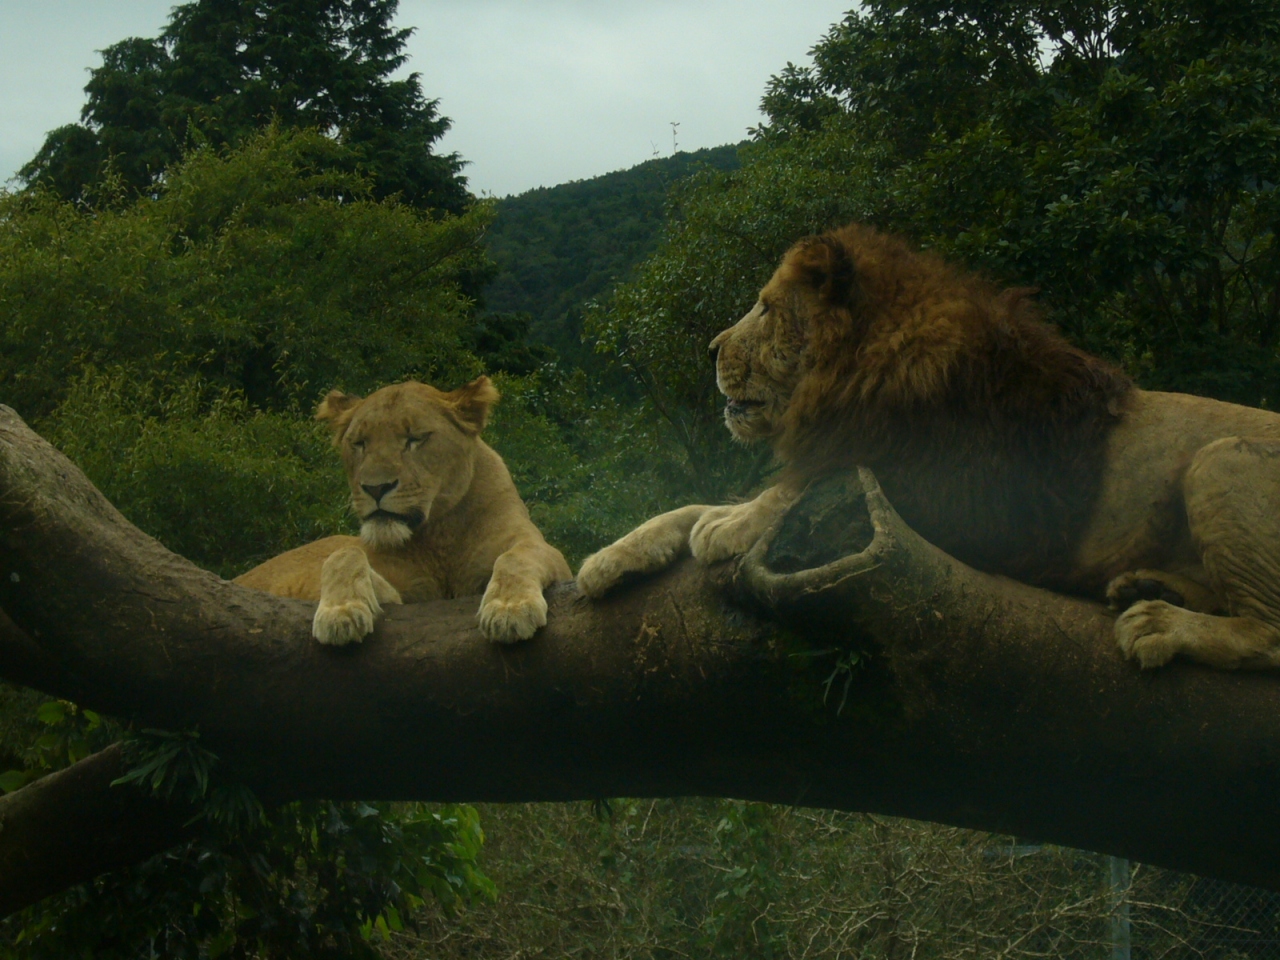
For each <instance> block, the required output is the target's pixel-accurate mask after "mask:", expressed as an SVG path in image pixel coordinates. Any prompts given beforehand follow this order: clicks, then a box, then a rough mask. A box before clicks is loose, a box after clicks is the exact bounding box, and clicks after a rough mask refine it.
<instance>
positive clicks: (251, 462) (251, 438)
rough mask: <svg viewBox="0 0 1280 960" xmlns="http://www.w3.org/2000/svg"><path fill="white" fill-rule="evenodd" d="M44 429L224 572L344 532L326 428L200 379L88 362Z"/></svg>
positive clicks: (157, 533)
mask: <svg viewBox="0 0 1280 960" xmlns="http://www.w3.org/2000/svg"><path fill="white" fill-rule="evenodd" d="M42 429H43V431H44V433H45V436H46V437H47V438H48V439H49V441H50V442H51V443H53V444H55V445H56V446H57V447H58V448H59V449H61V450H62V451H63V452H64V453H66V454H67V456H69V457H70V458H71V459H72V460H74V461H75V462H76V464H77V465H78V466H79V467H80V468H81V469H82V470H84V471H85V474H86V475H87V476H88V477H89V479H90V480H92V481H93V483H94V485H95V486H97V487H98V489H99V490H101V491H102V492H103V493H104V494H105V495H106V496H107V498H108V499H110V500H111V502H112V503H114V504H115V505H116V507H117V508H119V509H120V511H121V512H123V513H124V515H125V516H127V517H128V518H129V519H130V520H131V521H132V522H133V523H134V524H136V525H137V526H139V527H141V528H142V529H143V530H145V531H146V532H147V533H149V534H151V535H152V536H153V537H156V538H157V539H159V540H160V541H161V542H162V543H164V544H165V545H166V546H168V547H169V548H170V549H171V550H174V551H176V552H177V553H180V554H182V555H183V556H185V557H187V558H188V559H190V560H192V561H193V562H195V563H197V564H200V565H201V566H204V567H206V568H208V569H211V570H214V571H216V572H218V573H220V574H222V575H223V576H234V575H236V574H239V573H243V572H244V571H245V570H246V569H248V568H249V567H250V566H253V565H254V564H256V563H260V562H261V561H263V560H265V559H267V558H268V557H272V556H275V555H276V554H278V553H282V552H283V551H285V550H288V549H291V548H292V547H295V546H298V545H299V544H302V543H306V542H308V541H311V540H316V539H319V538H320V537H324V536H329V535H331V534H335V533H346V532H349V531H348V527H349V525H350V524H349V521H348V519H347V507H346V505H347V496H348V494H347V489H346V483H345V482H344V480H343V476H342V470H341V466H340V465H339V463H338V461H337V457H336V456H335V455H334V452H333V450H332V448H331V446H330V444H329V442H328V436H327V434H326V431H324V430H323V429H322V428H320V427H319V425H317V424H315V423H312V422H311V421H310V420H307V419H303V418H300V417H298V416H296V415H290V414H286V413H275V412H264V411H261V410H254V409H252V408H251V407H250V406H249V405H248V404H247V403H246V402H245V400H244V399H243V397H241V396H238V395H237V394H234V393H230V392H227V391H225V390H218V389H215V388H210V387H205V386H202V385H201V384H200V383H199V382H198V381H197V380H194V379H188V380H183V381H178V382H177V383H174V384H172V385H165V384H162V383H154V382H141V381H138V380H132V379H129V378H127V377H125V376H124V375H123V374H121V373H119V372H118V371H117V372H114V373H112V374H103V373H97V372H94V371H88V372H86V373H85V374H84V376H82V377H81V378H80V379H79V380H76V381H75V382H73V383H72V384H71V387H70V390H69V391H68V392H67V395H66V399H64V400H63V402H62V404H61V405H60V406H59V407H58V408H57V410H56V411H55V412H54V414H53V415H52V416H51V417H50V418H49V419H48V420H46V421H45V423H44V424H43V425H42Z"/></svg>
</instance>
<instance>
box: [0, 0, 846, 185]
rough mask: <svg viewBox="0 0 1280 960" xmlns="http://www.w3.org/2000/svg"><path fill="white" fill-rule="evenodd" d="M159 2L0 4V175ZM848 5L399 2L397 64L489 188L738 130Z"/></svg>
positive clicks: (547, 180) (72, 110) (573, 175)
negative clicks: (402, 36)
mask: <svg viewBox="0 0 1280 960" xmlns="http://www.w3.org/2000/svg"><path fill="white" fill-rule="evenodd" d="M172 6H173V0H38V2H36V0H0V180H3V179H5V178H8V177H10V176H12V174H13V173H14V172H15V171H16V170H17V169H18V167H20V166H22V164H24V163H25V162H26V161H27V160H29V159H30V158H31V157H32V156H33V155H34V154H35V152H36V150H37V149H39V147H40V144H41V143H42V142H43V141H44V135H45V133H46V132H48V131H49V130H51V129H53V128H54V127H58V126H61V125H62V124H64V123H73V122H75V121H76V120H78V119H79V116H80V107H81V106H82V105H83V103H84V85H85V83H86V82H87V81H88V79H89V76H88V69H89V68H90V67H94V66H97V65H98V64H99V63H100V62H101V58H100V57H99V56H98V55H97V53H96V52H95V51H97V50H101V49H102V48H103V47H105V46H108V45H110V44H112V43H114V42H116V41H117V40H122V39H124V38H125V37H129V36H155V35H156V34H157V33H159V31H160V28H161V27H162V26H163V25H164V24H165V22H166V20H167V17H168V13H169V10H170V8H171V7H172ZM851 6H853V3H852V2H851V0H401V4H400V13H399V17H398V22H399V24H400V25H401V26H408V27H416V28H417V32H416V33H415V34H414V36H413V38H412V39H411V40H410V41H409V46H408V52H409V54H410V60H409V64H408V69H411V70H416V71H417V72H419V73H420V74H421V75H422V87H423V91H424V92H425V93H426V94H427V95H428V96H430V97H438V98H439V99H440V109H441V111H442V112H443V113H444V115H445V116H447V117H449V118H451V119H452V120H453V129H452V130H451V131H450V132H449V133H448V134H447V135H446V137H445V138H444V140H443V141H442V142H441V148H442V149H443V150H446V151H457V152H458V153H460V154H461V155H462V157H463V158H464V159H465V160H467V161H469V166H468V167H467V168H466V173H467V176H468V177H469V178H470V184H471V189H472V190H473V191H475V192H477V193H491V194H494V195H496V196H505V195H507V194H510V193H519V192H521V191H524V190H528V189H531V188H533V187H537V186H553V185H554V184H557V183H563V182H565V181H566V180H579V179H583V178H586V177H592V176H596V175H597V174H601V173H607V172H609V171H611V170H619V169H623V168H625V167H630V166H632V165H634V164H637V163H639V162H641V161H642V160H647V159H649V158H650V157H651V156H653V154H654V152H655V150H656V151H657V152H658V153H660V154H662V155H664V156H665V155H669V154H670V153H671V146H672V144H671V126H670V122H671V121H673V120H674V121H678V122H679V124H680V126H679V127H678V128H677V137H678V141H679V146H680V149H682V150H685V149H688V150H693V149H697V148H698V147H711V146H716V145H718V144H722V143H733V142H736V141H738V140H741V139H742V138H743V137H744V136H745V134H746V130H747V128H748V127H750V126H752V125H754V124H756V123H758V122H759V119H760V115H759V112H758V104H759V102H760V96H761V94H762V93H763V92H764V85H765V82H766V81H767V80H768V78H769V77H770V76H771V75H772V74H774V73H776V72H777V71H778V70H780V69H781V68H782V66H783V65H784V64H785V63H786V62H787V61H789V60H790V61H793V62H797V63H799V62H808V56H807V54H808V51H809V48H810V47H812V46H813V44H814V43H815V42H816V41H817V40H818V39H819V38H820V37H821V36H822V35H823V34H824V33H825V32H826V31H827V28H828V27H829V26H830V25H831V24H832V23H834V22H836V21H837V20H839V19H840V17H841V16H842V14H843V12H844V11H845V10H846V9H848V8H849V7H851Z"/></svg>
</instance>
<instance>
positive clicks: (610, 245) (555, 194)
mask: <svg viewBox="0 0 1280 960" xmlns="http://www.w3.org/2000/svg"><path fill="white" fill-rule="evenodd" d="M704 165H705V166H711V167H714V168H716V169H718V170H731V169H734V168H736V167H737V166H738V153H737V147H736V146H734V145H726V146H723V147H710V148H707V149H703V150H696V151H694V152H692V153H686V152H683V151H682V152H680V153H677V154H675V156H671V157H664V158H661V159H657V160H648V161H645V162H644V163H641V164H639V165H637V166H635V167H632V168H631V169H629V170H620V171H617V172H616V173H606V174H604V175H603V176H599V177H592V178H591V179H590V180H575V181H573V182H571V183H563V184H560V185H559V186H555V187H539V188H538V189H536V190H530V191H529V192H528V193H522V194H520V195H518V196H514V197H507V198H506V199H503V200H501V201H499V203H498V216H497V219H496V220H495V221H494V223H493V224H492V226H491V227H490V228H489V232H488V245H489V252H490V254H491V255H492V257H493V259H494V260H495V261H496V262H497V264H498V266H499V273H498V275H497V277H496V278H495V279H494V281H493V283H492V284H490V286H489V288H488V289H487V290H486V291H485V306H486V308H487V310H488V311H489V312H490V313H495V314H501V313H527V314H528V315H529V317H530V327H529V336H530V339H532V340H534V341H537V342H540V343H545V344H548V345H550V346H552V347H554V348H555V349H556V350H557V351H558V352H559V353H560V354H561V355H562V356H572V355H574V354H576V353H578V352H579V350H580V349H581V347H580V345H579V336H580V334H581V328H582V320H581V306H582V304H583V303H585V302H586V301H587V300H589V299H590V298H591V297H594V296H596V295H598V294H600V293H602V292H603V291H604V290H605V289H606V288H607V287H608V286H609V285H610V284H611V283H613V282H614V281H617V280H620V279H624V278H625V277H626V276H627V274H628V272H629V271H630V270H631V268H632V267H633V266H635V264H637V263H639V262H640V261H641V260H643V259H644V258H645V257H647V256H648V255H649V254H650V253H652V252H653V250H654V247H655V246H656V245H657V241H658V234H659V231H660V230H661V228H662V222H663V207H664V204H665V202H666V197H667V191H668V189H669V188H670V187H671V185H672V184H673V183H675V182H676V181H677V180H679V179H681V178H682V177H685V176H688V175H689V174H690V173H692V172H693V171H694V170H696V169H697V168H698V167H700V166H704Z"/></svg>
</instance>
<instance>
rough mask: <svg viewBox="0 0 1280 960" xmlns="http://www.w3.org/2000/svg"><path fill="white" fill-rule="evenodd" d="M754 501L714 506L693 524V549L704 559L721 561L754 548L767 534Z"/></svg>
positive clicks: (704, 560)
mask: <svg viewBox="0 0 1280 960" xmlns="http://www.w3.org/2000/svg"><path fill="white" fill-rule="evenodd" d="M754 506H755V504H754V503H744V504H739V505H737V506H732V507H712V508H711V509H710V510H708V511H707V512H706V513H704V514H703V515H702V518H701V519H700V520H698V522H697V523H695V524H694V525H693V530H692V531H690V533H689V550H690V551H691V552H692V553H693V555H694V556H695V557H696V558H697V559H699V560H701V561H702V562H703V563H718V562H719V561H721V560H728V559H729V558H730V557H738V556H741V555H742V554H744V553H746V552H747V551H748V550H750V549H751V548H752V547H753V546H755V543H756V541H757V540H759V539H760V537H761V536H762V535H763V534H764V531H765V527H766V524H764V523H762V522H761V518H760V516H759V512H758V511H756V510H755V509H753V507H754Z"/></svg>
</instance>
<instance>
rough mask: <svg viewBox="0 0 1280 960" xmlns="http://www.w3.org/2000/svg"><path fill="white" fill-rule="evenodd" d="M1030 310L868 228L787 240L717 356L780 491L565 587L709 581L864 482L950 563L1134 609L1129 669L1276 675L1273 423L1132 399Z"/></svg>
mask: <svg viewBox="0 0 1280 960" xmlns="http://www.w3.org/2000/svg"><path fill="white" fill-rule="evenodd" d="M1029 292H1030V291H1026V290H1003V291H1002V290H1000V289H999V288H997V287H995V286H994V285H992V284H990V283H988V282H986V281H984V280H982V279H981V278H979V277H976V276H974V275H972V274H968V273H965V272H963V271H960V270H958V269H956V268H954V267H952V266H950V265H949V264H947V263H945V262H944V261H942V260H941V259H940V258H938V257H935V256H932V255H929V254H920V253H916V252H913V251H912V250H910V248H908V247H907V246H906V245H905V244H904V243H902V242H901V241H899V240H897V239H895V238H892V237H886V236H884V235H882V234H878V233H876V232H875V231H872V230H869V229H867V228H863V227H858V226H852V227H847V228H844V229H842V230H839V231H835V232H833V233H831V234H826V235H824V236H822V237H818V238H810V239H809V240H806V241H801V242H800V243H799V244H797V245H796V246H795V247H793V248H792V250H791V251H789V252H788V254H787V255H786V257H784V258H783V262H782V264H781V266H780V267H779V268H778V270H777V272H776V273H775V274H774V276H773V279H771V280H770V281H769V283H768V284H767V285H766V286H765V287H764V289H763V290H762V291H761V295H760V301H759V302H758V303H757V304H756V306H755V307H754V308H753V309H752V310H751V312H749V313H748V314H747V315H746V316H745V317H743V318H742V320H741V321H739V322H738V323H737V324H736V325H735V326H733V327H731V328H730V329H728V330H726V331H725V332H724V333H722V334H721V335H720V336H719V337H717V338H716V340H715V341H714V342H713V344H712V347H713V350H716V351H717V353H718V356H717V382H718V384H719V386H720V389H721V391H722V392H723V393H724V394H725V395H726V396H727V397H728V398H729V402H728V404H727V406H726V411H725V419H726V423H727V425H728V427H729V429H730V430H731V431H732V432H733V433H734V434H735V436H737V437H738V438H739V439H742V440H758V439H763V440H767V441H769V442H770V443H772V444H773V446H774V449H775V450H776V451H777V453H778V455H779V457H780V459H781V460H782V461H783V463H784V465H785V469H784V472H783V475H782V480H781V482H780V483H779V485H778V486H777V487H775V488H773V489H771V490H769V491H766V493H765V494H763V495H762V496H761V497H760V498H757V500H755V501H752V502H751V503H748V504H743V505H740V506H736V507H706V508H696V509H695V508H685V510H684V511H683V512H679V511H677V512H676V513H673V514H671V515H670V516H671V520H670V521H669V522H667V523H660V522H658V520H659V519H660V518H655V520H654V521H650V522H649V524H646V525H645V527H642V528H640V530H637V531H635V533H634V534H631V535H628V537H630V538H632V539H630V540H628V538H623V540H621V541H619V542H618V543H617V544H615V545H614V546H612V547H609V548H606V550H604V551H602V552H601V553H600V554H597V555H596V556H595V557H592V558H589V560H588V562H587V563H586V564H584V566H583V571H582V574H580V576H579V582H580V583H582V582H583V580H584V578H585V581H586V586H585V587H584V589H585V590H587V592H588V593H599V592H602V591H603V590H605V589H608V588H609V586H611V585H612V583H615V582H617V580H618V578H619V577H620V576H621V575H622V574H623V573H625V572H626V570H628V569H653V568H654V567H655V566H656V564H655V563H653V562H652V561H646V560H644V559H642V558H643V557H644V556H645V555H647V554H654V555H656V554H657V553H664V554H671V553H672V552H673V549H674V548H673V544H675V543H676V542H677V541H678V540H679V539H680V538H681V536H682V534H687V536H688V542H689V545H690V547H691V548H692V551H693V553H694V555H695V556H698V557H700V558H702V559H705V560H707V561H709V562H710V561H714V560H719V559H724V558H726V557H729V556H733V555H735V554H738V553H741V552H743V551H744V550H745V549H747V548H748V547H749V546H750V545H751V544H752V543H754V542H755V540H756V539H758V538H759V536H760V535H762V533H763V532H764V531H765V529H767V527H768V525H769V523H770V522H771V521H772V519H773V518H774V517H775V516H776V514H777V512H778V510H779V509H781V508H783V507H785V506H786V505H787V504H789V503H790V502H791V501H792V500H793V499H794V497H795V496H796V495H797V493H798V492H799V490H801V489H802V488H803V486H804V485H805V483H807V482H808V481H809V480H811V479H813V478H814V477H816V476H818V475H821V474H823V473H825V472H829V471H831V470H848V469H852V468H853V467H854V466H855V465H859V464H860V465H863V466H867V467H870V468H871V469H872V470H873V471H874V472H875V473H876V475H877V477H878V479H879V481H880V484H881V486H882V488H883V489H884V491H885V494H886V495H887V496H888V498H889V500H890V502H891V503H893V504H894V506H895V508H896V509H897V510H898V512H899V513H900V514H901V515H902V517H903V519H904V520H906V521H907V523H908V524H910V525H911V526H912V527H913V528H915V529H916V530H917V531H918V532H920V533H921V534H922V535H923V536H925V537H926V538H927V539H929V540H930V541H932V542H933V543H935V544H937V545H938V546H940V547H941V548H943V549H944V550H946V551H947V552H949V553H951V554H952V555H954V556H956V557H957V558H959V559H961V560H964V561H965V562H967V563H970V564H972V565H973V566H976V567H978V568H979V569H983V570H986V571H989V572H992V573H998V574H1004V575H1007V576H1011V577H1015V578H1017V579H1020V580H1024V581H1026V582H1030V583H1036V584H1040V585H1043V586H1047V587H1050V588H1053V589H1058V590H1064V591H1069V592H1073V593H1079V594H1083V595H1088V596H1096V597H1098V598H1099V599H1101V598H1102V597H1103V596H1104V595H1106V596H1107V597H1108V598H1109V599H1111V600H1112V602H1113V603H1116V604H1117V605H1123V604H1128V603H1132V606H1131V607H1130V608H1129V610H1128V611H1127V612H1126V613H1125V614H1124V615H1123V616H1121V618H1120V619H1119V621H1118V622H1117V628H1116V632H1117V638H1118V640H1119V641H1120V644H1121V647H1122V649H1123V650H1124V651H1125V653H1126V654H1127V655H1130V656H1134V657H1135V658H1137V659H1139V660H1140V661H1141V662H1142V663H1143V664H1144V665H1147V666H1152V665H1158V664H1159V663H1163V662H1165V661H1167V660H1168V659H1169V658H1170V657H1172V656H1173V655H1175V654H1176V653H1185V654H1187V655H1189V656H1192V657H1194V658H1196V659H1199V660H1202V661H1204V662H1207V663H1211V664H1213V665H1216V666H1221V667H1235V666H1273V665H1280V416H1277V415H1276V414H1273V413H1270V412H1267V411H1263V410H1255V409H1251V408H1247V407H1240V406H1235V405H1232V404H1226V403H1219V402H1217V401H1213V400H1208V399H1205V398H1201V397H1191V396H1185V395H1181V394H1166V393H1150V392H1145V391H1141V390H1138V389H1137V388H1135V387H1133V386H1132V385H1131V384H1130V382H1129V380H1128V379H1127V378H1126V377H1125V376H1124V374H1123V373H1121V372H1120V371H1119V370H1117V369H1116V368H1114V367H1112V366H1110V365H1109V364H1107V363H1105V362H1104V361H1101V360H1099V359H1097V358H1094V357H1091V356H1089V355H1087V354H1085V353H1083V352H1082V351H1080V350H1078V349H1076V348H1074V347H1072V346H1071V345H1070V344H1068V343H1067V342H1066V341H1065V340H1063V339H1062V338H1061V336H1059V335H1058V334H1057V333H1056V332H1055V331H1054V330H1053V329H1052V328H1050V327H1049V326H1048V325H1046V324H1044V323H1043V322H1042V321H1041V319H1040V317H1039V314H1038V311H1037V309H1036V307H1035V305H1034V304H1033V303H1032V301H1031V299H1030V297H1029V296H1028V294H1029ZM677 514H678V516H677ZM641 531H645V532H644V534H643V536H636V535H637V534H641ZM1273 584H1274V586H1273ZM1134 601H1137V602H1134ZM1169 601H1173V602H1172V603H1171V602H1169ZM1223 612H1225V613H1228V614H1231V616H1212V615H1211V614H1215V613H1223ZM1246 621H1247V622H1246Z"/></svg>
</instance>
